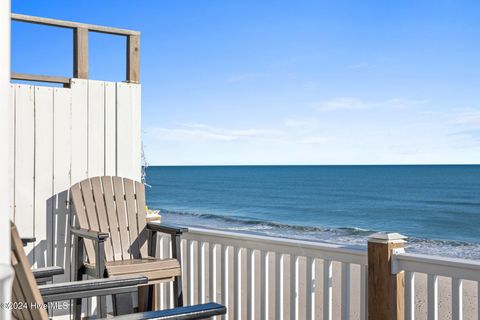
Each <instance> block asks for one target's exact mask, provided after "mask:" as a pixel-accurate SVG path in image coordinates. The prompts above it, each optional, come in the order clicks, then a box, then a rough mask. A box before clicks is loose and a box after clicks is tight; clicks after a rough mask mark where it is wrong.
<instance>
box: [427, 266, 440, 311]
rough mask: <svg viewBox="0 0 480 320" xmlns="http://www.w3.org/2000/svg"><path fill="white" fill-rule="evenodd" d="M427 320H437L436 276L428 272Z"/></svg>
mask: <svg viewBox="0 0 480 320" xmlns="http://www.w3.org/2000/svg"><path fill="white" fill-rule="evenodd" d="M427 287H428V293H427V299H428V310H427V314H428V320H438V276H436V275H434V274H429V275H428V278H427Z"/></svg>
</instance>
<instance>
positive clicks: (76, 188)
mask: <svg viewBox="0 0 480 320" xmlns="http://www.w3.org/2000/svg"><path fill="white" fill-rule="evenodd" d="M70 197H71V198H72V201H73V206H74V208H75V212H76V221H77V224H78V226H79V227H80V228H84V229H90V225H89V223H88V218H87V212H86V211H85V202H84V201H83V195H82V189H81V186H80V183H77V184H74V185H73V186H72V187H71V188H70ZM84 243H85V251H86V252H87V258H88V261H89V262H91V263H95V247H94V246H93V242H92V240H87V239H85V241H84Z"/></svg>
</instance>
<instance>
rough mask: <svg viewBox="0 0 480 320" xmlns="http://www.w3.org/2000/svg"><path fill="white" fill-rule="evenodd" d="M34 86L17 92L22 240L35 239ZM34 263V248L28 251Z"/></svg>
mask: <svg viewBox="0 0 480 320" xmlns="http://www.w3.org/2000/svg"><path fill="white" fill-rule="evenodd" d="M34 107H35V106H34V93H33V86H30V85H17V87H16V90H15V215H14V217H15V224H16V225H17V228H18V232H19V234H20V236H21V237H33V236H34V235H35V227H34V226H35V217H34V157H35V153H34V151H35V133H34V128H35V127H34V126H35V118H34ZM25 253H26V254H27V257H28V259H29V261H30V263H33V244H29V245H28V246H27V247H25Z"/></svg>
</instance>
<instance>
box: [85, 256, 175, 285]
mask: <svg viewBox="0 0 480 320" xmlns="http://www.w3.org/2000/svg"><path fill="white" fill-rule="evenodd" d="M85 268H86V271H87V274H89V275H91V276H96V270H95V264H90V263H86V264H85ZM105 269H106V272H107V277H114V276H123V275H133V274H135V275H143V276H145V277H147V278H148V281H149V283H151V282H154V281H155V282H163V281H173V280H174V278H175V277H176V276H179V275H180V274H181V269H180V263H179V262H178V260H177V259H155V258H143V259H130V260H119V261H107V262H106V263H105Z"/></svg>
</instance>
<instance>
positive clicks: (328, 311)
mask: <svg viewBox="0 0 480 320" xmlns="http://www.w3.org/2000/svg"><path fill="white" fill-rule="evenodd" d="M332 280H333V268H332V261H330V260H323V319H324V320H332V309H333V301H332V298H333V295H332V293H333V286H332V282H333V281H332Z"/></svg>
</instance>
